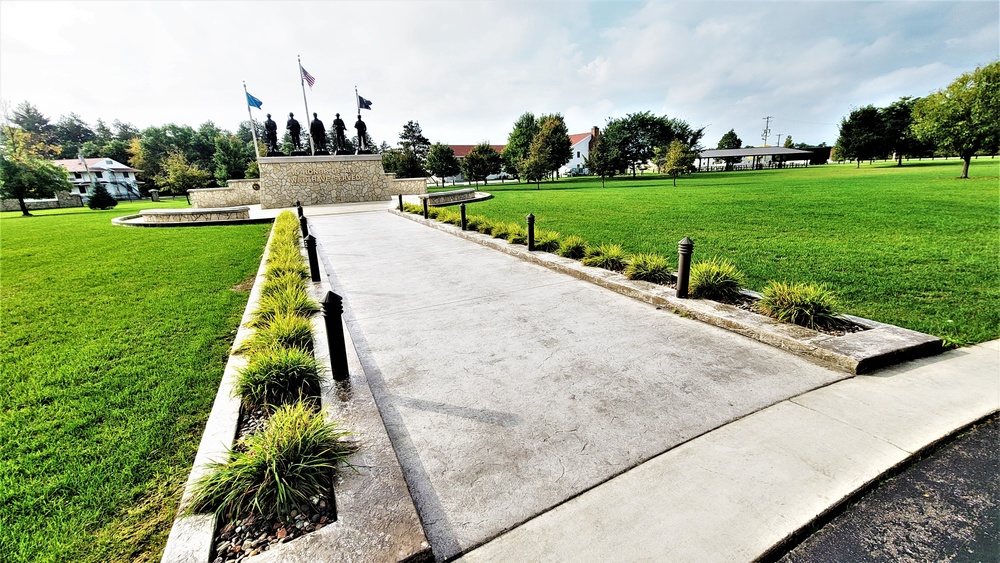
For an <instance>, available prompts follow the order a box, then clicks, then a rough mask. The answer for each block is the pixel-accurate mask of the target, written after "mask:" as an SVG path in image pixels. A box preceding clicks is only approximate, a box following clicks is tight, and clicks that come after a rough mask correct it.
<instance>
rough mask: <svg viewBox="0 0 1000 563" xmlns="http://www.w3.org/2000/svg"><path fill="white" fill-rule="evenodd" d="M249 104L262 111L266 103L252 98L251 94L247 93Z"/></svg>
mask: <svg viewBox="0 0 1000 563" xmlns="http://www.w3.org/2000/svg"><path fill="white" fill-rule="evenodd" d="M247 104H249V105H251V106H253V107H255V108H257V109H260V106H262V105H264V102H262V101H260V100H258V99H257V98H255V97H253V96H251V95H250V92H247Z"/></svg>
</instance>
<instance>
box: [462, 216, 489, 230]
mask: <svg viewBox="0 0 1000 563" xmlns="http://www.w3.org/2000/svg"><path fill="white" fill-rule="evenodd" d="M485 220H486V218H485V217H483V216H482V215H468V216H466V218H465V226H466V227H467V228H468V229H469V230H470V231H478V230H479V225H480V224H481V223H482V222H483V221H485Z"/></svg>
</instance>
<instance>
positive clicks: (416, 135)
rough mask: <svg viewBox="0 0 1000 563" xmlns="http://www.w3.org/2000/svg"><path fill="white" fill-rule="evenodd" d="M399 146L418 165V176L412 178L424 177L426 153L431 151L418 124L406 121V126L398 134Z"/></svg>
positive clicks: (428, 141) (428, 142)
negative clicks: (411, 154) (410, 155)
mask: <svg viewBox="0 0 1000 563" xmlns="http://www.w3.org/2000/svg"><path fill="white" fill-rule="evenodd" d="M399 146H401V147H403V150H409V151H411V152H412V153H413V154H414V156H416V158H417V162H418V163H419V165H420V174H417V175H415V176H412V177H414V178H415V177H418V176H426V174H425V173H424V168H425V167H426V166H427V153H428V151H430V150H431V142H430V140H428V139H427V137H425V136H424V132H423V131H422V130H421V129H420V123H418V122H416V121H407V122H406V125H403V130H402V131H401V132H400V133H399Z"/></svg>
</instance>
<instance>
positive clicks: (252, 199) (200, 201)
mask: <svg viewBox="0 0 1000 563" xmlns="http://www.w3.org/2000/svg"><path fill="white" fill-rule="evenodd" d="M254 185H256V186H257V189H254ZM188 196H190V198H191V207H195V208H204V207H232V206H234V205H256V204H258V203H260V179H259V178H251V179H247V180H228V181H226V187H224V188H204V189H200V190H190V191H188Z"/></svg>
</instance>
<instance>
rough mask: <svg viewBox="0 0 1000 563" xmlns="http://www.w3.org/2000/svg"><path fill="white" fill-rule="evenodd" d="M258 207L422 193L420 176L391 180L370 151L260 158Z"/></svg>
mask: <svg viewBox="0 0 1000 563" xmlns="http://www.w3.org/2000/svg"><path fill="white" fill-rule="evenodd" d="M258 163H259V166H260V180H261V182H260V186H261V189H260V206H261V208H262V209H274V208H277V207H291V206H293V205H295V202H296V201H300V202H302V205H323V204H330V203H354V202H360V201H388V200H390V199H392V196H393V195H396V194H398V193H404V194H410V193H425V192H426V191H427V187H426V182H425V181H424V179H423V178H417V179H415V180H416V181H414V179H407V180H394V179H393V177H392V175H391V174H386V173H385V171H384V170H383V169H382V157H381V156H380V155H377V154H371V155H348V156H298V157H281V156H279V157H267V158H261V159H260V160H259V161H258Z"/></svg>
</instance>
